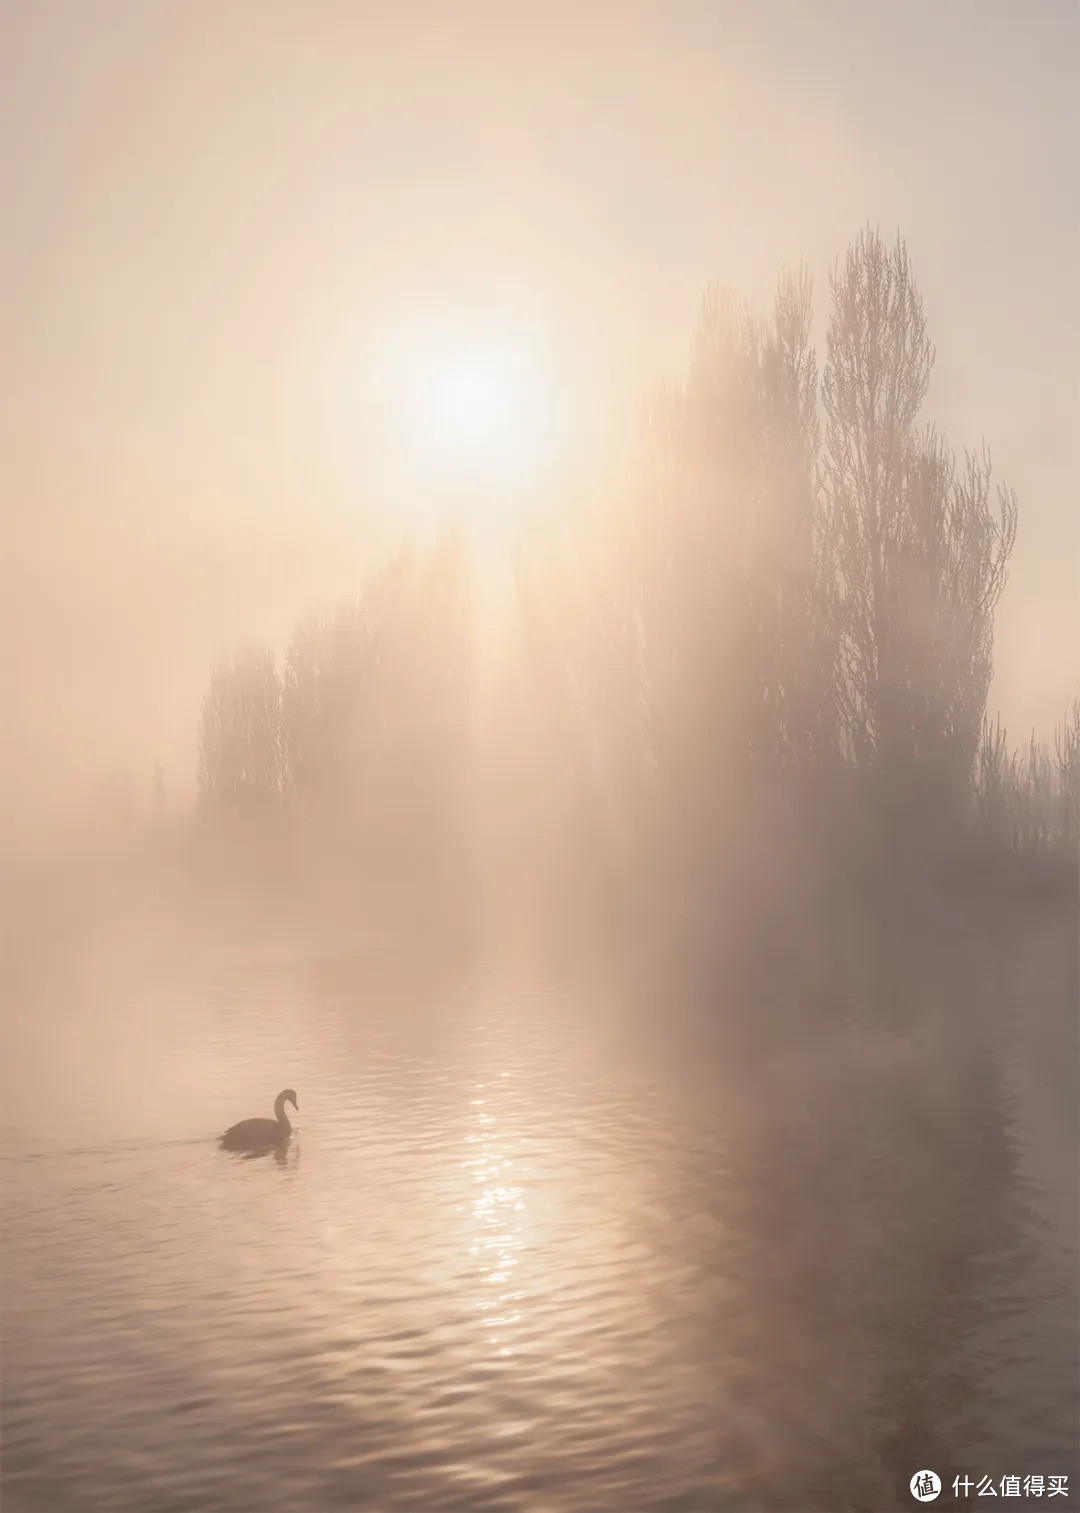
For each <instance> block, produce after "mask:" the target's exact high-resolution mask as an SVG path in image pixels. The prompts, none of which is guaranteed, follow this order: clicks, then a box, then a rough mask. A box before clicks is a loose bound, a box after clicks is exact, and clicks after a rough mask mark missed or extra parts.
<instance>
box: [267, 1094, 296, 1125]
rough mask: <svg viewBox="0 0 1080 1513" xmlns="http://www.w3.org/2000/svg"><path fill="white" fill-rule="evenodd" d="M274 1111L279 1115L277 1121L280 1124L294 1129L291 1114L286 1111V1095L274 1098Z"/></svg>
mask: <svg viewBox="0 0 1080 1513" xmlns="http://www.w3.org/2000/svg"><path fill="white" fill-rule="evenodd" d="M264 1107H265V1105H264ZM274 1113H275V1114H276V1115H277V1122H278V1123H279V1124H280V1125H282V1126H283V1127H284V1128H285V1129H292V1124H291V1122H290V1120H289V1116H288V1114H287V1113H286V1112H285V1099H284V1097H279V1098H275V1100H274Z"/></svg>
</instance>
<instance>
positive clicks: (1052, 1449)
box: [2, 932, 1078, 1513]
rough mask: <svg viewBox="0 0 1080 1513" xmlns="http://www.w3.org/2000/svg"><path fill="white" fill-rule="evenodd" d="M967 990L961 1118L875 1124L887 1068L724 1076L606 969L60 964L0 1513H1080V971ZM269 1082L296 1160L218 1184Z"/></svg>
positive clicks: (31, 1175) (90, 960) (21, 1156)
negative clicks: (1047, 1497)
mask: <svg viewBox="0 0 1080 1513" xmlns="http://www.w3.org/2000/svg"><path fill="white" fill-rule="evenodd" d="M1055 953H1057V955H1055ZM958 970H959V969H957V968H955V967H953V968H950V971H951V972H953V974H954V975H953V978H952V982H953V983H954V984H955V982H956V981H957V980H960V981H962V982H965V983H967V984H968V989H969V990H972V991H973V990H974V985H975V983H976V978H974V977H971V978H968V977H964V976H963V972H962V971H961V972H960V976H959V978H957V976H956V972H957V971H958ZM977 980H978V982H980V983H983V984H984V986H985V983H986V982H987V981H992V982H995V983H996V984H997V987H996V990H995V991H996V992H997V993H998V994H999V995H1000V1000H1001V1002H1000V1005H999V1009H1000V1012H998V1010H995V1016H996V1017H995V1016H990V1018H991V1019H992V1020H993V1033H992V1034H991V1035H990V1036H989V1037H988V1048H986V1049H985V1050H984V1049H978V1050H971V1049H970V1048H966V1049H965V1051H964V1055H963V1058H962V1060H961V1061H958V1062H957V1063H956V1064H957V1065H958V1066H961V1067H962V1068H963V1075H962V1077H960V1078H959V1081H957V1079H956V1078H955V1077H954V1078H953V1081H954V1083H956V1091H955V1100H954V1101H953V1102H952V1103H950V1101H949V1099H948V1098H947V1097H945V1096H944V1095H940V1096H939V1095H938V1094H934V1093H933V1090H931V1091H930V1092H927V1091H926V1085H927V1079H926V1078H924V1077H922V1076H921V1075H915V1074H914V1073H912V1074H911V1075H910V1076H908V1074H906V1073H905V1078H906V1079H907V1080H905V1079H904V1078H901V1079H900V1080H899V1081H897V1079H896V1078H895V1077H892V1075H891V1074H890V1077H889V1079H888V1087H889V1089H891V1093H890V1094H889V1095H888V1096H886V1095H884V1094H883V1093H882V1084H881V1082H880V1080H878V1071H879V1068H880V1060H881V1057H880V1046H878V1047H877V1050H876V1051H871V1052H867V1051H866V1047H864V1048H863V1050H862V1051H858V1052H857V1053H855V1054H851V1055H849V1054H848V1052H847V1051H845V1052H844V1053H843V1055H839V1056H838V1055H837V1054H834V1051H835V1046H833V1045H832V1043H830V1042H825V1043H824V1044H822V1043H821V1042H820V1041H813V1040H810V1039H808V1040H807V1042H806V1045H804V1046H799V1047H793V1048H792V1050H791V1053H790V1054H789V1055H787V1056H786V1057H784V1058H781V1061H780V1064H779V1065H773V1064H770V1065H769V1066H758V1067H757V1068H756V1069H754V1070H748V1069H747V1068H746V1067H742V1068H741V1069H740V1070H739V1071H738V1072H736V1071H735V1070H734V1068H733V1066H732V1065H731V1064H727V1065H726V1066H725V1063H724V1058H723V1057H722V1056H721V1055H719V1054H718V1053H717V1052H716V1050H715V1048H714V1049H713V1050H712V1051H709V1050H708V1049H707V1048H706V1045H705V1041H704V1040H699V1039H698V1038H697V1032H696V1031H695V1029H694V1027H693V1024H692V1023H691V1022H690V1021H688V1020H684V1019H683V1018H680V1015H679V1013H678V1012H677V1010H676V1009H675V1008H674V1007H673V1006H670V1005H666V1004H664V1003H662V1002H652V1003H650V1002H649V1001H648V1000H647V999H646V1001H645V1002H644V1003H638V1004H636V1005H635V1006H634V1007H633V1008H631V1007H628V1006H627V1005H626V1004H625V1003H622V1002H620V993H621V991H622V990H621V989H619V990H616V989H615V988H614V987H613V986H611V984H609V985H608V986H607V987H606V988H604V987H602V986H599V985H598V984H602V983H603V974H602V973H600V974H598V973H597V972H596V971H595V969H593V970H592V971H590V972H588V973H586V972H584V971H582V972H581V973H572V974H568V973H567V972H565V971H555V970H554V969H550V970H540V969H538V968H537V967H536V965H535V963H534V964H533V965H532V966H531V967H530V968H529V969H528V970H527V971H526V970H525V969H524V968H522V967H512V966H502V967H499V968H498V969H496V968H494V967H492V968H490V969H488V970H477V969H476V968H475V967H473V968H470V969H468V970H466V969H464V968H461V969H456V970H455V971H453V972H451V971H449V970H439V971H434V970H421V969H419V968H418V967H416V966H415V964H410V963H407V962H400V961H399V962H394V961H393V960H392V959H390V958H389V957H387V956H385V955H384V957H382V958H380V960H379V961H378V962H374V963H373V962H372V961H359V960H354V961H350V960H347V959H341V958H339V959H330V960H325V959H324V960H322V961H318V962H313V961H296V960H293V961H289V960H286V959H280V960H278V961H277V962H276V963H275V962H274V961H273V960H271V959H255V960H248V961H247V962H237V961H234V962H232V963H229V964H226V963H224V962H223V961H221V960H211V959H209V958H207V959H205V960H203V961H195V962H194V964H193V962H192V961H191V960H189V959H187V958H186V957H182V955H180V954H177V955H175V956H174V957H169V956H168V954H167V953H166V955H165V956H163V957H162V959H160V960H156V961H153V962H147V961H146V960H142V961H139V962H138V963H132V962H128V961H126V960H125V959H124V956H123V953H122V952H116V951H113V952H109V951H101V952H98V953H97V954H94V953H86V954H84V955H80V956H79V957H78V958H74V957H73V958H70V959H67V960H65V961H63V962H62V963H59V964H56V965H54V966H52V967H51V968H50V969H49V970H48V971H46V970H44V969H42V971H41V972H40V973H39V974H38V976H37V977H36V979H34V980H33V981H30V982H24V983H23V985H22V986H21V987H20V990H19V991H20V1002H19V1003H17V1004H15V1005H14V1006H13V1009H14V1012H13V1013H12V1015H11V1019H10V1023H9V1025H8V1026H7V1033H8V1038H9V1053H8V1057H7V1064H6V1068H5V1074H4V1083H5V1086H4V1097H5V1113H4V1121H5V1135H6V1140H5V1149H4V1158H3V1160H4V1165H3V1172H4V1213H5V1224H4V1257H3V1263H4V1264H3V1377H2V1385H3V1406H2V1449H3V1462H2V1471H3V1483H2V1485H3V1495H4V1497H3V1507H4V1510H5V1513H19V1510H23V1509H26V1510H38V1509H40V1510H46V1509H47V1510H49V1513H63V1510H67V1509H71V1510H76V1509H77V1510H80V1513H90V1510H98V1509H111V1510H126V1509H130V1510H133V1513H134V1510H140V1513H145V1510H147V1509H154V1510H156V1513H181V1510H192V1513H194V1510H207V1513H210V1510H213V1513H232V1510H241V1509H259V1510H262V1513H275V1510H285V1509H289V1510H297V1509H305V1510H320V1509H328V1510H329V1509H337V1508H342V1509H345V1508H350V1509H351V1508H372V1509H377V1510H387V1513H390V1510H395V1509H412V1508H417V1509H419V1508H423V1509H429V1510H431V1509H463V1510H464V1509H475V1510H486V1509H523V1510H536V1513H541V1510H544V1513H548V1510H551V1513H554V1510H566V1513H571V1510H585V1509H596V1510H603V1509H643V1510H644V1509H657V1510H659V1509H665V1510H670V1513H675V1510H686V1513H691V1510H709V1509H725V1508H732V1509H746V1508H751V1509H753V1508H768V1509H771V1508H790V1509H801V1510H808V1509H813V1508H822V1509H830V1510H838V1513H839V1510H846V1509H849V1508H850V1509H884V1508H892V1507H911V1506H914V1502H913V1499H912V1498H911V1497H910V1494H909V1493H908V1490H907V1481H908V1478H909V1476H910V1475H911V1474H913V1473H914V1472H915V1471H917V1470H919V1469H921V1468H923V1467H926V1466H928V1467H932V1468H934V1469H936V1470H937V1471H938V1473H939V1474H940V1475H941V1477H942V1479H943V1480H945V1479H946V1476H947V1478H948V1480H947V1485H946V1491H945V1493H944V1494H943V1496H942V1497H941V1499H940V1500H939V1503H938V1506H952V1505H955V1504H954V1499H953V1494H952V1489H951V1482H952V1477H953V1476H954V1475H956V1474H965V1473H966V1474H968V1475H970V1476H972V1478H977V1477H980V1476H983V1475H984V1474H990V1475H992V1476H993V1477H994V1479H995V1482H996V1481H999V1480H1000V1478H1001V1477H1002V1476H1005V1475H1012V1474H1016V1475H1019V1476H1021V1477H1023V1476H1027V1475H1030V1474H1042V1475H1044V1476H1045V1475H1049V1474H1051V1473H1057V1474H1067V1475H1068V1476H1069V1478H1070V1480H1069V1496H1068V1497H1066V1498H1058V1499H1057V1500H1056V1501H1051V1502H1049V1506H1051V1507H1057V1508H1066V1507H1072V1508H1075V1507H1076V1506H1077V1502H1076V1479H1077V1411H1078V1408H1077V1391H1076V1383H1077V1303H1076V1252H1075V1244H1076V1191H1075V1189H1076V1157H1075V1133H1076V1132H1075V1118H1076V1110H1075V1031H1073V1032H1072V1035H1073V1038H1072V1055H1073V1062H1072V1068H1071V1071H1070V1069H1069V1066H1068V1058H1067V1051H1068V1041H1069V1031H1068V1028H1067V1025H1068V1023H1069V1020H1068V1016H1067V1014H1066V1015H1063V1014H1062V1001H1063V994H1067V993H1068V992H1069V991H1070V990H1071V988H1070V985H1071V982H1072V978H1071V976H1070V970H1069V965H1068V948H1067V943H1066V942H1065V941H1064V939H1063V938H1061V937H1060V936H1059V934H1055V933H1054V932H1050V934H1048V935H1046V934H1044V935H1043V936H1039V935H1033V936H1031V937H1030V938H1029V939H1028V940H1027V941H1026V942H1025V943H1023V945H1022V947H1018V948H1017V949H1016V950H1014V951H1010V953H1009V957H1008V969H1007V970H1005V971H999V970H997V969H996V968H995V969H992V970H989V971H985V972H983V974H982V976H979V977H978V979H977ZM1044 1020H1045V1023H1046V1026H1048V1028H1045V1033H1044V1026H1043V1021H1044ZM1063 1025H1064V1026H1065V1028H1062V1026H1063ZM949 1043H950V1044H952V1041H950V1042H949ZM845 1044H846V1042H845ZM874 1044H876V1042H875V1043H874ZM980 1046H981V1042H980ZM943 1054H944V1055H945V1057H946V1063H947V1062H948V1055H949V1054H953V1053H951V1052H950V1053H944V1052H942V1051H941V1049H940V1046H939V1047H938V1049H936V1050H935V1049H934V1047H933V1046H932V1045H931V1046H930V1048H929V1049H927V1047H926V1045H925V1044H924V1045H922V1047H921V1049H916V1051H915V1052H914V1053H913V1055H914V1058H915V1063H916V1070H917V1069H918V1064H920V1063H919V1058H920V1057H925V1059H926V1064H927V1066H930V1067H933V1066H935V1065H936V1066H937V1067H938V1070H939V1071H940V1068H941V1066H942V1055H943ZM875 1057H876V1058H877V1059H875ZM887 1059H888V1064H889V1065H890V1066H891V1065H893V1064H894V1062H895V1057H889V1058H887ZM840 1063H842V1065H840ZM949 1075H950V1076H952V1073H951V1072H950V1074H949ZM285 1086H292V1087H295V1088H296V1089H297V1092H298V1094H299V1105H300V1107H299V1114H298V1115H297V1116H295V1117H296V1122H297V1126H298V1129H297V1133H296V1135H295V1137H294V1140H293V1143H292V1146H291V1148H290V1150H289V1152H288V1154H287V1156H286V1157H285V1158H284V1159H283V1160H281V1161H277V1160H275V1159H273V1158H268V1159H264V1160H257V1161H244V1160H240V1159H237V1158H235V1157H232V1156H229V1155H227V1154H225V1153H223V1152H221V1151H220V1150H219V1149H218V1148H217V1146H216V1144H215V1141H214V1136H215V1135H216V1133H218V1132H219V1131H220V1130H221V1129H223V1128H224V1127H225V1126H226V1125H227V1124H230V1123H232V1122H234V1121H235V1120H237V1119H240V1118H244V1117H247V1116H249V1115H253V1114H261V1115H269V1114H270V1111H271V1104H272V1101H273V1098H274V1095H275V1094H276V1093H277V1092H278V1090H279V1089H280V1088H283V1087H285ZM913 1089H914V1091H913ZM892 1095H895V1097H894V1098H893V1099H892V1105H890V1098H891V1097H892ZM913 1099H914V1100H915V1101H914V1102H913V1101H912V1100H913ZM897 1100H899V1101H897ZM920 1100H921V1101H920ZM926 1100H929V1101H926ZM890 1106H895V1112H894V1114H890V1113H889V1112H888V1109H889V1107H890ZM949 1107H952V1108H953V1109H954V1114H953V1116H949V1115H948V1114H947V1113H945V1114H943V1113H942V1110H943V1109H945V1110H947V1109H948V1108H949ZM958 1111H962V1112H963V1117H958ZM969 1115H970V1116H969ZM890 1120H891V1121H892V1122H890ZM898 1131H899V1132H900V1137H899V1138H898V1137H897V1132H898ZM1070 1141H1071V1142H1072V1144H1070ZM972 1498H974V1494H972ZM984 1505H985V1504H980V1506H984Z"/></svg>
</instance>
